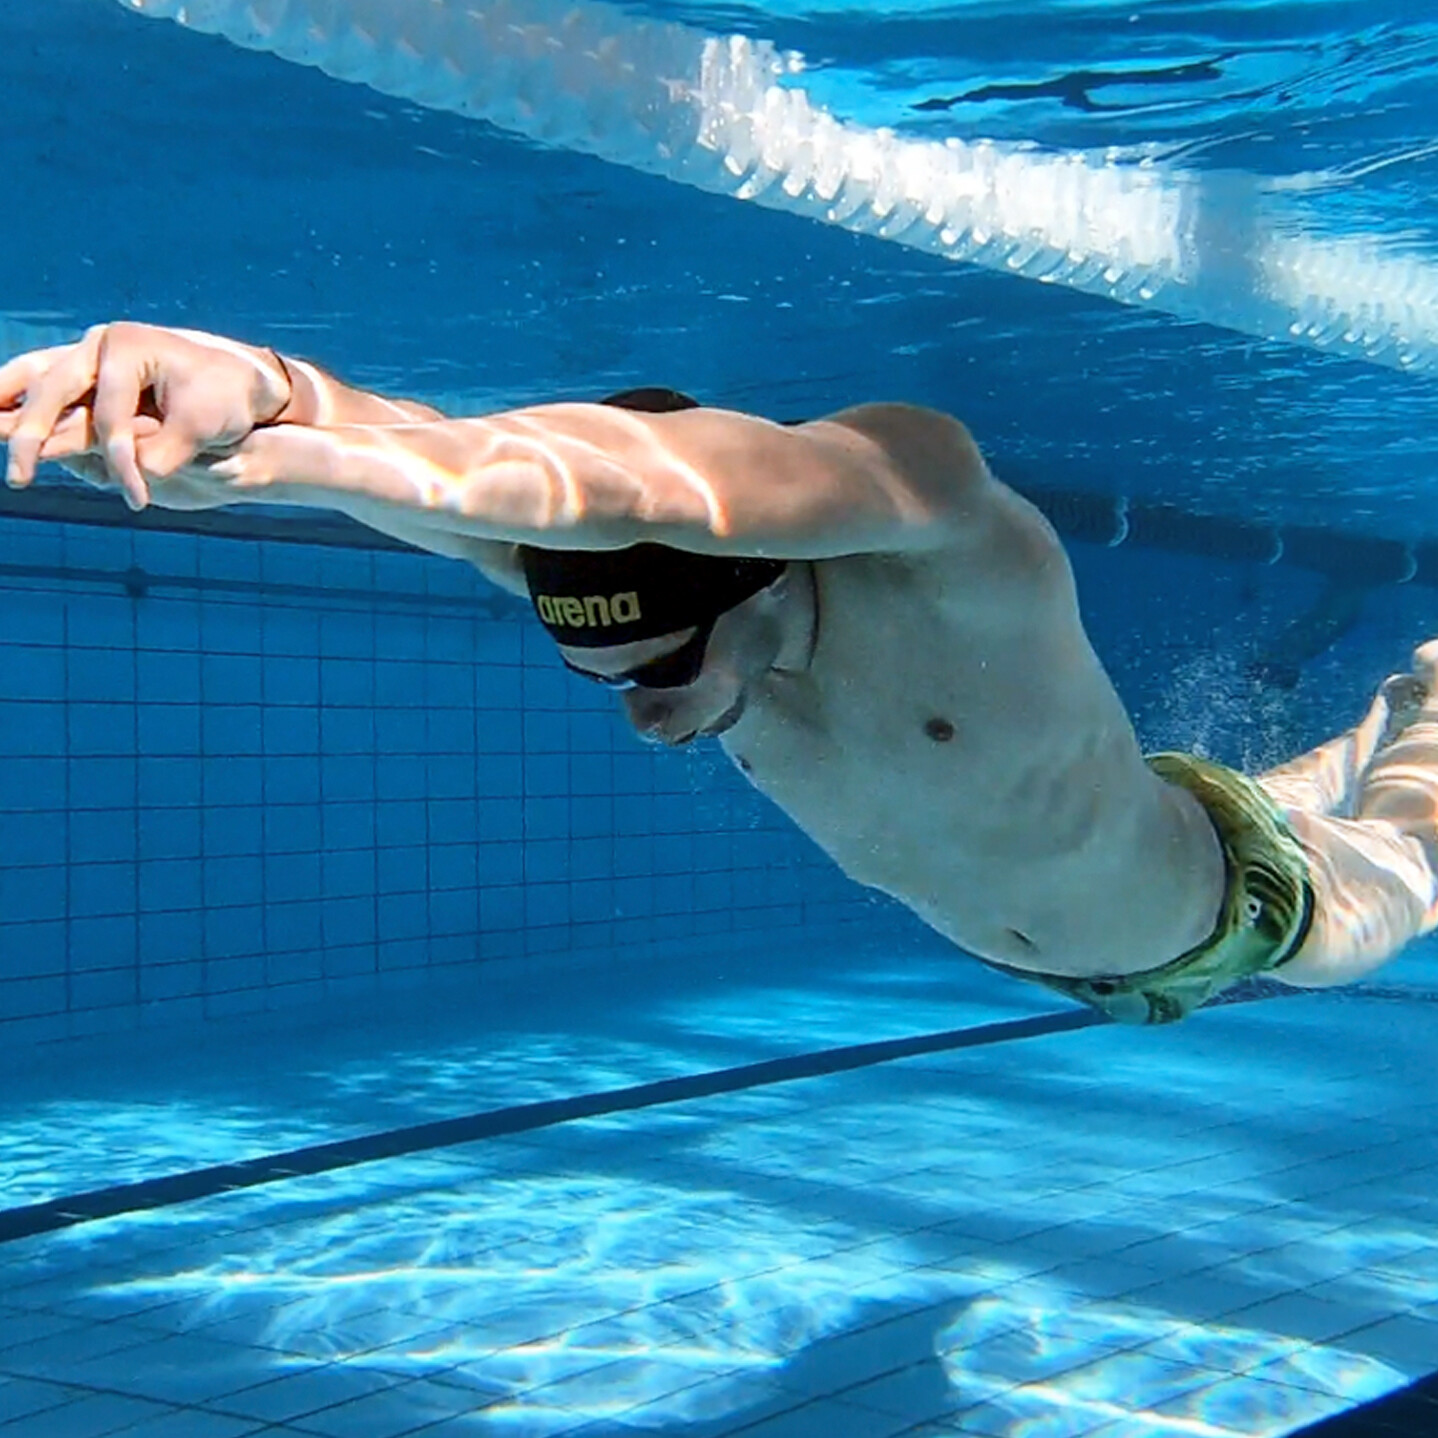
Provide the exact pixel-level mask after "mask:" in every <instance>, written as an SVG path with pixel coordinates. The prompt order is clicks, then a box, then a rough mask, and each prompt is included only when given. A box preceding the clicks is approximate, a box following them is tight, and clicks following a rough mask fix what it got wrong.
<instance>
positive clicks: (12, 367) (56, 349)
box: [0, 345, 75, 439]
mask: <svg viewBox="0 0 1438 1438" xmlns="http://www.w3.org/2000/svg"><path fill="white" fill-rule="evenodd" d="M74 348H75V346H74V345H51V346H50V348H49V349H43V350H27V351H26V353H24V354H22V355H16V356H15V358H14V359H12V360H7V361H6V362H5V363H4V364H3V365H0V439H9V438H10V431H11V429H13V428H14V424H15V418H16V416H15V414H14V411H15V410H18V409H19V407H20V402H21V401H22V400H23V399H24V398H25V396H26V394H27V393H28V392H29V390H30V386H31V385H33V384H34V383H35V381H36V380H38V379H39V378H40V377H41V376H42V375H44V374H46V373H48V372H49V370H50V368H51V366H52V365H54V363H55V361H56V360H58V359H59V358H60V357H61V356H62V355H64V354H66V353H68V352H69V351H70V350H72V349H74Z"/></svg>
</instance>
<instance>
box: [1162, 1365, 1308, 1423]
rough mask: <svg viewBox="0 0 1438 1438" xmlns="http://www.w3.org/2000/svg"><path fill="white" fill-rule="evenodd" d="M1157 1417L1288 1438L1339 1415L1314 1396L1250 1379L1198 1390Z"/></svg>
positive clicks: (1164, 1407) (1165, 1404) (1170, 1401)
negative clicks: (1318, 1422) (1304, 1428)
mask: <svg viewBox="0 0 1438 1438" xmlns="http://www.w3.org/2000/svg"><path fill="white" fill-rule="evenodd" d="M1153 1411H1154V1413H1155V1414H1156V1415H1157V1416H1158V1417H1159V1418H1160V1419H1165V1418H1168V1419H1176V1420H1179V1421H1180V1422H1184V1423H1202V1424H1204V1425H1206V1426H1207V1427H1211V1428H1218V1429H1221V1430H1225V1431H1228V1432H1233V1433H1242V1434H1243V1435H1244V1438H1283V1435H1285V1434H1288V1433H1292V1432H1293V1430H1294V1429H1296V1428H1302V1427H1304V1426H1305V1425H1306V1424H1309V1423H1315V1422H1317V1421H1318V1420H1319V1419H1320V1418H1325V1417H1327V1416H1328V1415H1329V1414H1330V1413H1332V1412H1333V1403H1332V1400H1331V1399H1329V1398H1325V1397H1323V1396H1322V1395H1321V1394H1318V1393H1314V1392H1312V1391H1309V1390H1305V1389H1301V1388H1292V1387H1290V1386H1289V1385H1288V1384H1286V1383H1265V1382H1262V1381H1260V1380H1258V1379H1256V1378H1253V1377H1252V1376H1248V1377H1243V1378H1229V1379H1224V1380H1221V1381H1220V1382H1218V1383H1215V1384H1213V1385H1212V1386H1210V1387H1207V1388H1195V1389H1193V1390H1192V1391H1190V1392H1188V1393H1184V1394H1180V1395H1179V1396H1178V1397H1176V1398H1170V1399H1168V1400H1167V1401H1165V1402H1163V1403H1159V1404H1157V1405H1155V1407H1154V1410H1153Z"/></svg>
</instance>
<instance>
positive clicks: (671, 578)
mask: <svg viewBox="0 0 1438 1438" xmlns="http://www.w3.org/2000/svg"><path fill="white" fill-rule="evenodd" d="M520 558H521V560H522V561H523V564H524V577H525V579H526V580H527V581H528V583H529V597H530V599H531V600H532V601H533V602H534V611H535V613H536V614H538V616H539V622H540V623H541V624H542V625H544V627H545V628H546V629H547V630H549V632H550V634H551V635H553V636H554V640H555V642H556V643H557V644H565V645H569V646H571V647H573V648H576V649H598V648H602V647H604V646H606V645H610V644H632V643H634V641H635V640H636V639H653V638H655V637H657V636H658V635H660V634H673V633H675V632H676V631H677V630H680V629H688V628H690V627H691V626H695V625H701V624H707V623H712V622H713V621H714V620H715V619H717V618H718V617H719V615H721V614H723V613H724V612H725V611H726V610H729V609H733V608H734V607H735V605H737V604H742V603H743V602H744V600H746V599H748V598H749V596H750V595H752V594H757V593H758V592H759V591H760V590H761V589H765V588H767V587H768V586H769V585H771V584H773V582H774V581H775V580H776V579H778V577H779V576H780V575H781V574H782V573H783V572H784V570H785V568H786V567H787V566H786V564H785V562H784V561H783V560H782V559H733V558H728V557H723V558H721V557H717V556H715V555H712V554H688V553H686V552H684V551H683V550H679V549H670V548H669V547H668V546H667V545H664V544H633V545H630V546H629V548H627V549H598V550H595V549H587V550H559V549H536V548H535V547H534V546H533V545H523V546H521V548H520Z"/></svg>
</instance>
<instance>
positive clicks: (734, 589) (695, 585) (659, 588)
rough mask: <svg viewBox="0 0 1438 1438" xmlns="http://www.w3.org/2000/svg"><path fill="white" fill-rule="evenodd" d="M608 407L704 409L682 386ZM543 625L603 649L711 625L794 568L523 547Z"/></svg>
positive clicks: (616, 397) (628, 394) (645, 547)
mask: <svg viewBox="0 0 1438 1438" xmlns="http://www.w3.org/2000/svg"><path fill="white" fill-rule="evenodd" d="M600 403H601V404H611V405H614V406H615V408H617V409H630V410H638V411H641V412H644V413H648V414H670V413H673V412H674V411H675V410H682V409H698V408H699V401H698V400H697V399H693V398H691V397H690V396H689V395H687V394H683V393H681V392H680V391H679V390H675V389H662V388H659V387H657V386H650V387H646V388H642V389H628V390H624V391H623V392H622V393H620V394H612V395H610V396H609V397H608V398H607V399H603V400H600ZM519 557H520V560H521V562H522V563H523V565H524V577H525V579H526V580H527V581H528V584H529V597H530V599H531V600H532V601H533V602H534V611H535V613H536V614H538V615H539V622H540V623H541V624H542V625H544V627H545V628H546V629H547V630H549V632H550V634H552V635H553V636H554V640H555V642H556V643H558V644H565V645H569V646H572V647H573V648H576V649H599V648H603V647H604V646H606V645H610V644H632V643H633V642H634V641H635V640H636V639H654V638H656V637H657V636H658V635H660V634H673V633H676V632H677V631H678V630H680V629H688V628H690V627H691V626H695V625H703V624H710V623H712V622H713V621H714V620H715V619H717V618H718V617H719V616H720V615H721V614H723V613H724V612H725V611H726V610H729V609H733V608H734V606H735V605H737V604H742V603H743V602H744V601H745V600H746V599H748V598H749V596H750V595H752V594H757V593H758V592H759V591H760V590H761V589H765V588H767V587H768V586H769V585H771V584H773V582H774V581H775V580H776V579H778V577H779V576H780V575H781V574H782V573H783V572H784V570H785V569H786V568H787V567H788V566H787V565H786V563H785V562H784V561H783V560H781V559H732V558H718V557H716V556H714V555H711V554H688V553H686V552H685V551H683V550H679V549H670V548H669V547H668V546H667V545H664V544H634V545H631V546H630V547H629V548H628V549H602V550H594V549H586V550H558V549H536V548H535V547H534V546H533V545H527V544H523V545H520V547H519Z"/></svg>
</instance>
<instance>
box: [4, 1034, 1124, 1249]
mask: <svg viewBox="0 0 1438 1438" xmlns="http://www.w3.org/2000/svg"><path fill="white" fill-rule="evenodd" d="M1107 1022H1108V1020H1107V1019H1106V1018H1105V1017H1104V1015H1102V1014H1099V1013H1095V1012H1093V1011H1091V1010H1088V1009H1072V1010H1064V1011H1061V1012H1057V1013H1047V1014H1038V1015H1036V1016H1034V1017H1033V1018H1027V1019H1010V1020H1005V1021H1001V1022H999V1023H992V1024H977V1025H974V1026H973V1027H971V1028H964V1029H948V1030H946V1031H944V1032H942V1033H931V1034H916V1035H913V1036H912V1037H909V1038H901V1039H884V1040H881V1041H879V1042H877V1043H868V1044H850V1045H847V1046H845V1047H843V1048H834V1049H820V1050H819V1051H818V1052H817V1053H808V1054H796V1055H794V1056H792V1057H790V1058H781V1059H765V1060H763V1061H762V1062H760V1063H753V1064H741V1065H739V1066H738V1067H736V1068H727V1069H715V1070H712V1071H710V1072H708V1073H700V1074H690V1075H686V1076H684V1077H682V1078H672V1079H660V1080H657V1081H656V1082H654V1083H644V1084H634V1085H631V1086H629V1087H626V1088H618V1089H604V1090H601V1091H599V1092H597V1093H587V1094H578V1095H575V1096H574V1097H572V1098H559V1099H544V1100H541V1101H540V1102H538V1103H526V1104H516V1105H514V1106H513V1107H510V1108H501V1109H488V1110H485V1111H483V1112H481V1113H475V1114H467V1115H465V1116H463V1117H461V1118H450V1119H439V1120H436V1121H434V1122H432V1123H421V1124H412V1125H409V1126H408V1127H405V1128H396V1129H389V1130H386V1131H385V1132H383V1133H375V1134H366V1135H363V1136H362V1137H359V1138H349V1139H339V1140H336V1141H335V1142H333V1143H319V1144H312V1145H309V1146H307V1147H305V1148H296V1149H290V1150H289V1151H287V1152H285V1153H275V1154H267V1155H266V1156H265V1157H263V1158H255V1159H248V1160H245V1161H243V1162H240V1163H228V1164H219V1165H216V1166H215V1167H212V1168H198V1169H192V1170H190V1171H189V1172H186V1173H176V1174H167V1175H165V1176H164V1177H162V1178H153V1179H147V1180H145V1181H143V1182H140V1183H127V1184H118V1185H115V1186H114V1187H111V1188H101V1189H95V1190H93V1191H91V1192H89V1193H78V1194H71V1195H69V1196H68V1197H65V1198H56V1199H51V1200H50V1201H48V1202H46V1203H34V1204H27V1205H24V1206H23V1207H20V1208H10V1209H4V1210H0V1244H3V1243H13V1242H15V1241H16V1240H17V1239H21V1238H30V1237H33V1236H34V1235H36V1234H42V1233H55V1232H58V1231H59V1230H61V1229H65V1228H73V1227H74V1226H75V1225H77V1224H82V1223H93V1222H95V1221H96V1220H98V1219H102V1218H118V1217H120V1216H121V1215H123V1214H127V1213H140V1212H144V1211H145V1210H147V1209H155V1208H168V1207H170V1206H171V1205H173V1204H177V1203H189V1202H192V1201H193V1200H195V1199H199V1198H213V1197H216V1196H217V1195H219V1194H222V1193H231V1192H234V1191H235V1190H238V1189H245V1188H258V1187H260V1186H261V1185H263V1184H267V1183H281V1182H283V1181H284V1180H285V1179H287V1178H299V1177H303V1176H308V1175H312V1174H318V1173H333V1172H335V1171H336V1170H337V1169H344V1168H353V1167H355V1166H356V1165H358V1164H362V1163H374V1162H376V1161H377V1160H380V1159H387V1158H403V1157H406V1156H407V1155H409V1154H414V1153H425V1152H428V1151H430V1150H433V1149H437V1148H452V1147H455V1146H456V1145H459V1144H465V1143H474V1142H477V1141H479V1140H481V1139H488V1138H502V1137H506V1136H509V1135H512V1134H517V1133H530V1132H533V1131H534V1130H535V1129H541V1128H552V1127H553V1126H554V1125H556V1124H561V1123H571V1122H574V1121H575V1120H577V1119H585V1118H599V1117H602V1116H603V1115H606V1114H614V1113H629V1112H633V1111H634V1110H636V1109H645V1108H657V1107H659V1106H661V1105H663V1104H671V1103H683V1102H685V1101H686V1100H689V1099H697V1098H712V1097H714V1096H715V1095H717V1094H724V1093H735V1092H738V1091H740V1090H742V1089H751V1088H763V1087H765V1086H766V1085H769V1084H778V1083H790V1082H793V1081H794V1080H796V1079H805V1078H822V1077H824V1076H825V1075H828V1074H836V1073H844V1072H847V1071H849V1070H852V1069H861V1068H870V1067H872V1066H873V1065H875V1064H883V1063H892V1062H893V1061H895V1060H896V1059H906V1058H917V1057H919V1056H921V1055H923V1054H934V1053H944V1052H947V1051H950V1050H953V1049H966V1048H981V1047H983V1046H985V1045H989V1044H999V1043H1011V1042H1013V1041H1015V1040H1018V1039H1029V1038H1040V1037H1043V1036H1044V1035H1047V1034H1058V1033H1068V1032H1071V1031H1072V1030H1074V1029H1085V1028H1092V1027H1093V1026H1095V1025H1097V1024H1103V1023H1107Z"/></svg>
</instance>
